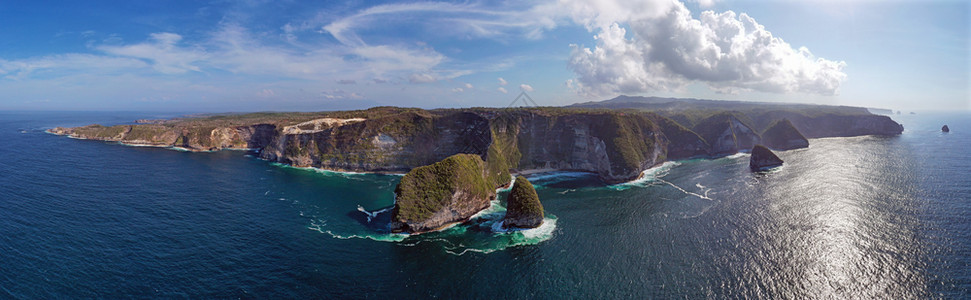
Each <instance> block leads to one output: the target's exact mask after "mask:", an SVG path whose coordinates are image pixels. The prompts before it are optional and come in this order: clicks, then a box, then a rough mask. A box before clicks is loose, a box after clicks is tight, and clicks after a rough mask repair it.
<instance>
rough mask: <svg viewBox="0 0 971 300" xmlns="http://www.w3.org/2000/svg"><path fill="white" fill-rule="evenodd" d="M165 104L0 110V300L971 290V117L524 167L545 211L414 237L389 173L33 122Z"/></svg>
mask: <svg viewBox="0 0 971 300" xmlns="http://www.w3.org/2000/svg"><path fill="white" fill-rule="evenodd" d="M174 116H176V115H165V114H155V113H138V112H124V113H119V112H0V140H2V141H4V147H3V148H2V149H3V151H2V156H0V162H2V163H0V298H14V299H37V298H41V299H45V298H95V297H96V298H156V297H161V298H185V297H188V298H387V297H391V298H430V297H442V298H547V299H554V298H555V299H560V298H675V297H677V298H692V299H696V298H742V297H745V298H749V297H758V298H838V299H846V298H877V299H907V298H969V297H971V151H969V149H971V114H967V113H918V114H916V115H895V116H892V118H894V120H896V121H897V122H900V123H901V124H903V125H904V127H905V131H904V133H903V134H902V135H900V136H897V137H873V136H863V137H850V138H823V139H813V140H810V147H809V148H807V149H799V150H792V151H781V152H777V154H778V155H779V157H780V158H782V159H783V160H785V161H786V163H785V165H784V166H783V167H782V168H779V169H776V170H774V171H772V172H768V173H764V174H753V173H751V172H750V171H749V170H748V156H747V154H737V155H732V156H729V157H724V158H719V159H694V160H687V161H678V162H669V163H665V164H664V165H662V166H660V167H657V168H654V169H651V170H648V171H646V173H645V176H644V177H643V179H641V180H638V181H635V182H630V183H625V184H619V185H605V184H603V183H602V182H599V181H598V180H597V179H596V177H594V176H591V175H589V174H583V173H545V174H533V175H530V176H529V178H530V180H531V181H532V182H533V183H534V184H535V185H536V188H537V192H538V193H539V196H540V199H541V200H542V202H543V205H544V207H545V210H546V213H547V218H546V221H545V222H544V224H545V225H544V226H542V227H540V228H537V229H532V230H527V231H516V232H502V231H500V230H496V229H497V228H493V227H496V226H494V225H495V221H496V220H497V219H498V218H501V216H502V213H503V211H504V208H503V207H502V201H496V202H494V204H493V206H492V207H491V208H490V209H489V210H488V211H485V212H483V213H481V214H479V216H478V217H477V218H475V219H474V220H473V221H472V222H470V223H468V224H463V225H458V226H455V227H452V228H450V229H447V230H445V231H441V232H436V233H431V234H425V235H419V236H405V235H396V234H390V233H387V230H386V229H387V227H386V226H387V222H388V220H389V218H390V217H389V216H388V215H389V214H390V212H389V211H388V210H387V208H389V207H390V206H391V205H392V204H393V201H394V200H393V191H394V187H395V185H396V184H397V182H398V180H400V176H396V175H375V174H354V173H336V172H327V171H321V170H313V169H300V168H292V167H288V166H283V165H279V164H274V163H270V162H267V161H263V160H260V159H258V158H256V157H254V153H251V152H247V151H218V152H210V153H189V152H180V151H175V150H171V149H162V148H150V147H129V146H124V145H120V144H117V143H109V142H101V141H87V140H76V139H70V138H66V137H61V136H55V135H51V134H47V133H44V130H45V129H49V128H52V127H55V126H80V125H87V124H91V123H100V124H105V125H109V124H120V123H127V122H131V121H132V120H135V119H143V118H146V119H152V118H162V117H174ZM944 124H948V125H949V127H950V128H951V132H950V133H946V134H945V133H941V132H940V127H941V126H942V125H944ZM506 193H508V191H502V192H501V193H500V199H504V196H505V195H506Z"/></svg>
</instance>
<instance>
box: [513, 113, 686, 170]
mask: <svg viewBox="0 0 971 300" xmlns="http://www.w3.org/2000/svg"><path fill="white" fill-rule="evenodd" d="M505 118H507V119H508V120H507V121H506V122H511V123H512V124H513V126H512V130H513V131H515V132H512V133H511V136H513V137H514V139H515V146H516V147H517V150H518V152H519V153H520V154H521V158H520V159H519V160H518V162H514V163H513V166H511V167H512V168H515V169H520V170H526V169H558V170H577V171H587V172H593V173H596V174H598V175H599V176H600V177H601V179H603V180H604V181H606V182H609V183H616V182H623V181H629V180H632V179H635V178H637V176H638V175H639V174H640V172H641V171H643V170H644V169H647V168H650V167H651V166H654V165H656V164H659V163H661V162H664V161H665V160H666V157H667V147H666V146H667V142H666V141H665V140H664V138H663V135H662V134H661V131H660V128H659V127H658V126H657V125H655V124H654V123H653V122H651V120H650V119H648V118H647V117H646V116H644V115H642V114H617V113H606V112H603V113H598V112H589V113H572V114H558V113H548V112H543V111H519V112H514V113H511V114H509V115H507V116H505Z"/></svg>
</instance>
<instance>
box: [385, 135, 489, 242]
mask: <svg viewBox="0 0 971 300" xmlns="http://www.w3.org/2000/svg"><path fill="white" fill-rule="evenodd" d="M484 170H485V162H483V161H482V158H480V157H479V156H478V155H474V154H456V155H452V156H449V157H448V158H446V159H445V160H442V161H440V162H437V163H434V164H431V165H427V166H422V167H417V168H414V169H412V170H411V171H410V172H408V174H405V176H404V177H402V178H401V182H400V183H398V187H397V188H395V191H394V193H395V204H394V210H393V211H392V212H391V232H395V233H398V232H406V233H423V232H429V231H435V230H440V229H443V228H445V227H447V226H449V225H452V224H455V223H461V222H465V221H466V220H468V219H469V218H470V217H472V215H475V214H476V213H478V212H479V211H481V210H483V209H486V208H488V207H489V205H490V202H489V201H490V200H492V199H495V197H496V190H495V186H493V184H491V183H490V182H488V180H487V179H486V176H484V174H485V173H484Z"/></svg>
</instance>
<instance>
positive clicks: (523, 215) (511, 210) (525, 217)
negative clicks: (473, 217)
mask: <svg viewBox="0 0 971 300" xmlns="http://www.w3.org/2000/svg"><path fill="white" fill-rule="evenodd" d="M542 224H543V204H542V203H540V202H539V196H537V195H536V189H534V188H533V184H532V183H530V182H529V180H526V177H523V176H519V177H516V183H515V184H513V186H512V191H510V192H509V199H508V200H506V216H505V217H504V218H503V219H502V228H536V227H539V226H540V225H542Z"/></svg>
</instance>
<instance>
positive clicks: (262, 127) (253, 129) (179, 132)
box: [49, 124, 276, 151]
mask: <svg viewBox="0 0 971 300" xmlns="http://www.w3.org/2000/svg"><path fill="white" fill-rule="evenodd" d="M275 128H276V126H274V125H269V124H256V125H249V126H234V127H219V126H196V127H179V126H171V125H160V124H139V125H116V126H110V127H108V126H101V125H88V126H82V127H74V128H63V127H57V128H54V129H51V130H49V131H50V132H51V133H54V134H59V135H68V136H71V137H75V138H81V139H91V140H102V141H111V142H121V143H125V144H130V145H142V146H156V147H180V148H185V149H187V150H190V151H213V150H220V149H227V148H235V149H240V148H249V149H259V148H263V147H264V146H266V145H267V144H268V141H269V140H270V137H271V136H274V135H275Z"/></svg>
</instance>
